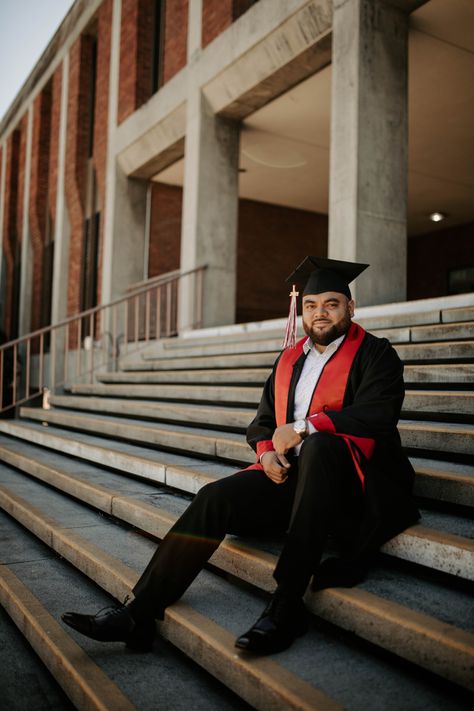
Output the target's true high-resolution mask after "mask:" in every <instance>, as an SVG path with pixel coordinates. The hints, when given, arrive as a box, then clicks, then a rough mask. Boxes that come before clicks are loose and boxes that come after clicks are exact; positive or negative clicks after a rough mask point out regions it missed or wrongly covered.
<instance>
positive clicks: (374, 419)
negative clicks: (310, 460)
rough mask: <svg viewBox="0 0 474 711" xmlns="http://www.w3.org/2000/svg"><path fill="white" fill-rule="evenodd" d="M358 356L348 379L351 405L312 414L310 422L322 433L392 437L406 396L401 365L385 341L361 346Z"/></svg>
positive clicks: (392, 349)
mask: <svg viewBox="0 0 474 711" xmlns="http://www.w3.org/2000/svg"><path fill="white" fill-rule="evenodd" d="M358 355H360V358H358V364H357V368H354V370H355V371H356V372H354V373H353V374H352V376H351V378H350V381H352V390H353V393H352V394H353V399H352V402H351V403H350V404H348V405H347V406H345V407H343V408H342V410H339V411H336V410H326V411H325V412H323V413H319V414H317V415H313V416H312V417H311V418H310V421H311V422H312V424H313V425H314V426H315V427H316V429H317V430H318V431H321V432H333V433H337V434H348V435H353V436H356V437H368V438H373V439H379V438H384V437H387V436H392V435H393V433H394V430H396V426H397V422H398V419H399V417H400V411H401V408H402V403H403V398H404V396H405V387H404V383H403V364H402V362H401V360H400V358H399V357H398V355H397V353H396V351H395V350H394V348H392V346H391V345H390V343H389V342H388V341H387V340H386V339H376V340H375V341H373V342H372V343H371V344H370V345H369V346H366V347H364V346H362V348H361V352H360V354H358ZM354 383H355V384H354Z"/></svg>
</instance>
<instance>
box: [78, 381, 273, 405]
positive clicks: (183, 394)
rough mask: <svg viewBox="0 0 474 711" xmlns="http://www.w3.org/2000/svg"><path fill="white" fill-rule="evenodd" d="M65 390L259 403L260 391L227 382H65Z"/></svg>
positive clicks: (81, 393)
mask: <svg viewBox="0 0 474 711" xmlns="http://www.w3.org/2000/svg"><path fill="white" fill-rule="evenodd" d="M65 390H66V391H67V392H71V393H73V394H76V395H95V396H101V395H106V396H107V395H109V396H116V397H127V396H128V397H132V398H146V399H152V400H178V401H180V400H181V401H190V400H194V401H196V400H197V401H200V402H212V403H221V402H235V403H247V404H248V403H250V404H254V405H258V403H259V402H260V397H261V394H262V389H261V387H260V386H255V387H244V386H240V387H232V386H227V385H153V384H146V385H132V384H127V383H124V384H118V385H116V384H104V385H85V384H77V385H66V386H65Z"/></svg>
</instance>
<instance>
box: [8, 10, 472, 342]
mask: <svg viewBox="0 0 474 711" xmlns="http://www.w3.org/2000/svg"><path fill="white" fill-rule="evenodd" d="M473 30H474V9H473V7H472V3H470V2H469V1H468V0H451V1H450V2H449V3H446V2H445V1H444V0H428V1H426V0H344V1H343V0H76V2H75V4H74V5H73V7H72V8H71V10H70V12H69V13H68V15H67V16H66V18H65V19H64V21H63V23H62V25H61V26H60V28H59V30H58V31H57V33H56V35H55V36H54V37H53V39H52V41H51V42H50V44H49V46H48V47H47V48H46V50H45V52H44V54H43V56H42V57H41V59H40V61H39V62H38V64H37V66H36V67H35V69H34V70H33V72H32V74H31V75H30V77H29V79H28V80H27V82H26V83H25V85H24V86H23V88H22V89H21V91H20V93H19V94H18V96H17V98H16V99H15V101H14V103H13V104H12V106H11V107H10V109H9V111H8V112H7V114H6V115H5V117H4V118H3V120H2V122H1V124H0V226H1V231H2V239H1V245H2V248H1V256H0V260H1V277H0V279H1V281H0V301H1V308H2V313H1V318H2V323H3V329H4V331H5V333H6V335H7V338H9V339H12V338H15V337H17V336H18V335H23V334H26V333H29V332H31V331H33V330H35V329H38V328H41V327H42V326H46V325H48V324H50V323H56V322H58V321H60V320H62V319H64V318H65V317H67V316H70V315H72V314H76V313H78V312H80V311H83V310H85V309H88V308H90V307H92V306H95V305H96V304H99V303H107V302H109V301H111V300H112V299H113V298H116V297H118V296H121V295H122V294H124V293H125V292H126V290H127V288H129V287H130V286H131V285H133V284H137V283H141V282H143V281H144V280H147V279H149V278H152V277H155V276H157V275H160V274H165V273H168V272H170V271H174V270H180V271H181V272H187V271H189V270H192V269H194V268H196V267H200V266H204V265H206V271H205V275H204V296H203V323H204V325H218V324H228V323H233V322H235V321H237V322H242V321H250V320H259V319H265V318H272V317H279V316H282V315H284V312H285V309H286V304H287V291H288V289H287V288H286V287H285V285H284V284H283V281H284V278H285V276H286V275H287V273H289V272H290V271H291V270H292V268H293V267H294V266H295V264H297V263H298V262H299V261H301V260H302V259H303V257H304V256H305V255H306V254H316V255H320V256H326V255H328V256H330V257H333V258H341V259H351V260H356V261H361V262H368V263H370V264H371V265H372V267H373V268H372V269H371V270H368V271H367V272H366V274H365V275H364V276H363V277H361V279H360V280H359V281H360V284H359V283H358V285H357V287H356V298H357V300H358V302H359V304H360V305H369V304H376V303H387V302H394V301H395V302H396V301H404V300H406V299H407V298H408V299H413V298H415V299H416V298H424V297H431V296H442V295H445V294H451V293H459V292H462V291H470V290H473V289H474V281H473V279H474V277H473V271H474V249H473V244H474V239H473V237H474V178H473V171H472V165H474V148H473V145H474V144H473V141H472V137H471V133H472V128H471V127H472V125H474V85H473V82H472V76H474V40H473V37H474V31H473ZM432 213H441V216H442V217H443V216H444V219H442V220H440V221H438V222H433V221H431V220H430V214H432ZM193 299H194V294H193V293H192V291H191V290H185V289H183V290H182V291H181V293H180V300H179V326H180V329H181V330H185V329H187V328H189V326H190V324H191V322H192V319H191V317H190V313H191V311H192V309H193V308H194V306H193Z"/></svg>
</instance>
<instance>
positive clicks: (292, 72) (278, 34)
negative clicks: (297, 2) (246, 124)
mask: <svg viewBox="0 0 474 711" xmlns="http://www.w3.org/2000/svg"><path fill="white" fill-rule="evenodd" d="M331 27H332V2H331V0H312V2H309V3H307V5H305V6H304V7H302V8H300V9H299V10H298V11H297V12H295V13H294V14H293V15H292V16H291V17H289V18H288V19H287V20H286V21H285V22H283V23H282V24H281V25H279V26H278V27H276V28H275V29H274V30H273V31H272V32H270V33H269V34H268V35H267V36H266V37H264V38H262V39H261V40H260V41H259V42H258V43H256V44H254V45H253V46H252V47H251V48H249V49H248V51H247V52H245V53H244V54H242V55H241V56H239V57H238V58H237V59H236V60H235V61H234V62H232V63H231V64H229V65H228V66H227V67H225V69H223V71H222V72H220V73H219V74H217V76H215V78H213V79H212V80H211V81H210V82H209V83H207V84H206V86H205V87H204V92H205V95H206V98H207V100H208V102H209V104H210V105H211V106H212V108H213V110H214V111H215V112H216V113H220V114H222V115H223V116H228V117H230V118H239V119H241V118H244V117H245V116H248V115H249V114H251V113H253V112H254V111H256V110H257V109H259V108H260V107H262V106H264V105H265V104H267V103H269V102H270V101H272V99H274V98H275V97H277V96H279V95H280V94H282V93H283V92H285V91H288V89H290V88H291V87H292V86H294V85H295V84H297V83H299V82H300V81H302V80H303V79H306V77H308V76H310V75H311V74H315V73H316V72H317V71H319V70H320V69H322V68H323V67H324V66H326V65H327V64H329V63H330V61H331Z"/></svg>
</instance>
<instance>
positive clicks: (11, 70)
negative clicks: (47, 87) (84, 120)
mask: <svg viewBox="0 0 474 711" xmlns="http://www.w3.org/2000/svg"><path fill="white" fill-rule="evenodd" d="M72 4H73V0H0V120H1V119H2V118H3V116H4V115H5V113H6V112H7V110H8V108H9V106H10V104H11V103H12V102H13V100H14V98H15V96H16V95H17V93H18V92H19V90H20V89H21V87H22V85H23V83H24V82H25V80H26V79H27V77H28V75H29V74H30V72H31V70H32V69H33V67H34V66H35V64H36V62H37V61H38V59H39V58H40V56H41V55H42V54H43V51H44V50H45V49H46V47H47V45H48V43H49V41H50V39H51V38H52V37H53V35H54V33H55V32H56V30H57V29H58V27H59V25H60V24H61V22H62V20H63V19H64V17H65V16H66V14H67V12H68V10H69V8H70V7H71V5H72Z"/></svg>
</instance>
